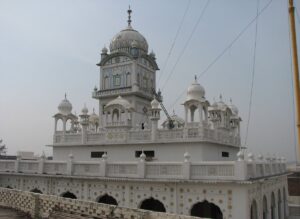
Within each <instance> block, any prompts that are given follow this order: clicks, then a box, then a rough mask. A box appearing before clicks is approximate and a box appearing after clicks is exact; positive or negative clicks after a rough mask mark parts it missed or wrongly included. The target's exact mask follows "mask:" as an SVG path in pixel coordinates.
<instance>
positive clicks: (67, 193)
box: [61, 191, 77, 199]
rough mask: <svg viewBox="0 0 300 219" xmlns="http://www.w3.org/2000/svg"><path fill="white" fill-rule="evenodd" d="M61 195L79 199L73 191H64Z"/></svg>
mask: <svg viewBox="0 0 300 219" xmlns="http://www.w3.org/2000/svg"><path fill="white" fill-rule="evenodd" d="M61 197H64V198H71V199H77V197H76V195H74V194H73V193H71V192H69V191H67V192H64V193H62V194H61Z"/></svg>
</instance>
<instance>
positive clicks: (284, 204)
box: [282, 187, 287, 218]
mask: <svg viewBox="0 0 300 219" xmlns="http://www.w3.org/2000/svg"><path fill="white" fill-rule="evenodd" d="M282 191H283V218H285V217H286V216H287V208H286V207H287V206H286V191H285V188H284V187H283V190H282Z"/></svg>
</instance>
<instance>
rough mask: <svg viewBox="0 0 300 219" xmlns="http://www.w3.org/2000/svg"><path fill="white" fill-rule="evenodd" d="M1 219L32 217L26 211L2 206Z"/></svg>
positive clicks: (26, 218) (0, 209)
mask: <svg viewBox="0 0 300 219" xmlns="http://www.w3.org/2000/svg"><path fill="white" fill-rule="evenodd" d="M0 219H30V218H29V217H27V216H26V215H25V214H24V213H21V212H17V211H15V210H12V209H8V208H3V207H0Z"/></svg>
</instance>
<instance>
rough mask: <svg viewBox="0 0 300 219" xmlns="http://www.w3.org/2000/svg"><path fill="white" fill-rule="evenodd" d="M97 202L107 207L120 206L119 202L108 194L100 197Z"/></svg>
mask: <svg viewBox="0 0 300 219" xmlns="http://www.w3.org/2000/svg"><path fill="white" fill-rule="evenodd" d="M97 202H98V203H103V204H107V205H118V202H117V200H116V199H115V198H114V197H112V196H110V195H107V194H105V195H103V196H101V197H99V198H98V199H97Z"/></svg>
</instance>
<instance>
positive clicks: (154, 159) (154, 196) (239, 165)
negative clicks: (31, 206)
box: [0, 9, 288, 219]
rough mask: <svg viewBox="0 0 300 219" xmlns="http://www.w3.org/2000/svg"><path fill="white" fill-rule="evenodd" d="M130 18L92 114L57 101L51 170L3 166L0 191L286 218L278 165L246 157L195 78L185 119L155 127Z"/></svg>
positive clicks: (252, 218) (231, 110)
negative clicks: (28, 192) (7, 190)
mask: <svg viewBox="0 0 300 219" xmlns="http://www.w3.org/2000/svg"><path fill="white" fill-rule="evenodd" d="M128 14H129V17H128V26H127V27H126V28H125V29H124V30H122V31H120V32H119V33H117V34H116V35H115V37H114V38H113V39H112V41H111V43H110V46H109V51H108V49H107V48H103V49H102V53H101V60H100V62H99V63H98V64H97V65H98V66H99V68H100V82H99V89H98V88H95V89H94V91H93V93H92V96H93V98H95V99H96V100H98V101H99V111H98V113H99V114H98V115H97V114H96V113H95V110H93V112H92V113H91V114H89V110H88V109H87V107H86V106H84V108H83V109H82V111H81V114H80V115H79V117H78V116H76V115H75V114H73V113H72V104H71V103H70V101H69V100H68V99H67V97H66V96H65V98H64V99H63V100H62V102H61V103H60V104H59V106H58V113H57V114H55V115H54V119H55V128H54V138H53V161H47V160H45V158H44V157H43V156H42V157H41V158H40V160H38V161H24V160H20V159H17V160H16V161H4V160H1V161H0V176H1V177H0V186H2V187H8V188H14V189H19V190H24V191H32V192H37V193H43V194H48V195H58V196H63V197H67V198H73V199H82V200H88V201H95V202H100V203H106V204H112V205H118V206H121V207H129V208H141V209H146V210H153V211H159V212H168V213H174V214H184V215H192V216H197V217H202V218H215V219H220V218H224V219H230V218H236V219H238V218H245V219H258V218H262V219H271V218H272V219H273V218H276V219H281V218H285V217H286V216H287V215H288V210H287V202H286V200H287V195H286V194H287V181H286V166H285V162H284V159H283V158H275V157H266V158H264V157H263V156H262V155H260V156H258V157H257V158H255V157H254V155H253V154H251V153H249V154H247V155H246V151H245V150H244V149H241V143H240V122H241V118H240V117H239V114H238V109H237V107H236V106H234V105H233V104H232V102H231V103H230V104H226V103H224V101H223V100H222V96H220V100H219V101H217V102H216V101H214V102H213V103H212V104H211V103H210V102H209V101H208V100H207V99H206V98H205V89H204V88H203V87H202V86H201V85H200V84H199V83H198V81H197V78H195V80H194V81H193V82H192V83H191V85H190V86H189V87H188V89H187V95H186V99H185V101H184V103H183V107H184V112H185V115H184V118H180V117H179V116H178V115H175V114H174V115H172V116H170V118H168V119H167V120H166V121H162V126H161V127H159V123H160V122H159V120H160V114H161V113H162V111H164V110H165V109H164V107H163V105H162V104H161V98H160V96H159V95H154V91H155V90H156V85H155V81H156V71H157V70H159V68H158V66H157V63H156V57H155V54H154V53H153V52H150V53H149V51H148V47H149V46H148V42H147V40H146V39H145V37H143V36H142V35H141V34H140V33H139V32H138V31H136V30H135V29H133V27H132V25H131V16H130V15H131V10H130V9H129V10H128ZM59 123H60V124H61V125H59ZM59 127H60V128H59Z"/></svg>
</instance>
